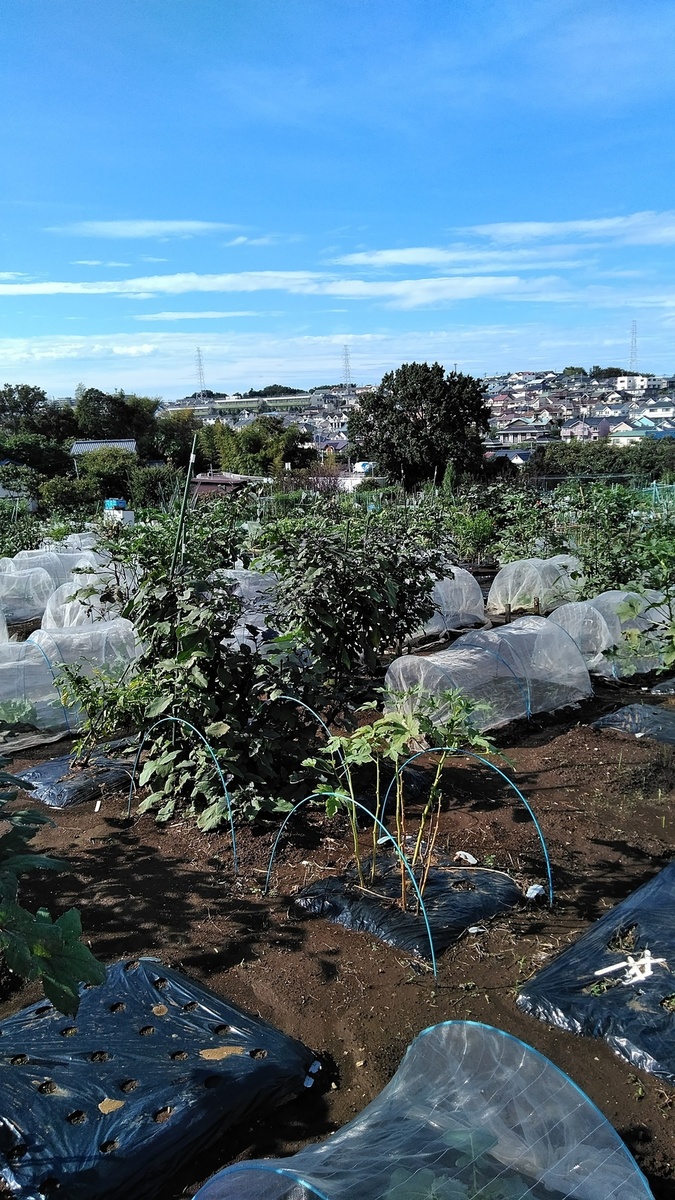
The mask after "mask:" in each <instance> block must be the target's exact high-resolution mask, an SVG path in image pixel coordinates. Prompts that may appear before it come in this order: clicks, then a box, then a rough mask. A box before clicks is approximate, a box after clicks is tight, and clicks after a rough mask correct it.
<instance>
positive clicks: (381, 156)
mask: <svg viewBox="0 0 675 1200" xmlns="http://www.w3.org/2000/svg"><path fill="white" fill-rule="evenodd" d="M674 58H675V5H673V3H672V0H640V2H639V3H636V0H584V3H578V2H577V0H414V2H408V0H20V2H17V0H5V3H4V4H3V5H2V20H1V22H0V147H1V148H2V149H1V159H0V161H1V162H2V169H1V170H0V382H5V381H11V382H30V383H36V384H39V385H40V386H42V387H44V388H45V389H46V390H47V391H48V392H49V393H50V394H56V395H67V394H72V391H73V389H74V388H75V386H76V384H77V383H78V382H84V383H85V384H86V385H88V386H99V387H102V388H110V389H112V388H115V387H121V388H125V389H126V390H137V391H140V392H145V393H150V394H160V395H163V396H165V397H167V398H169V397H175V396H181V395H184V394H186V392H191V391H193V390H194V389H195V387H196V371H195V350H196V347H197V346H200V347H201V349H202V355H203V360H204V370H205V376H206V384H207V386H208V387H212V388H216V389H221V390H227V391H233V390H235V389H239V388H247V387H251V386H259V385H263V384H266V383H270V382H276V381H280V382H288V383H297V384H299V385H301V386H311V385H312V384H320V383H325V382H329V381H334V380H336V379H339V378H340V377H341V372H342V347H343V345H344V344H347V345H348V346H349V349H350V354H351V362H352V376H353V378H355V379H356V380H357V381H363V382H371V381H375V382H376V381H378V380H379V379H380V377H381V375H382V374H383V372H384V371H385V370H389V369H391V368H393V367H396V366H398V365H399V364H400V363H401V362H402V361H411V360H413V359H417V360H429V361H433V360H435V359H438V360H440V361H441V362H443V363H445V364H446V365H447V366H452V365H453V363H457V365H458V367H459V368H460V369H463V370H466V371H470V372H472V373H474V374H482V373H484V372H489V373H491V372H496V371H502V370H513V369H517V368H519V367H520V368H529V369H532V368H534V369H537V368H539V367H551V368H561V367H563V366H565V365H567V364H571V363H573V364H575V365H576V364H581V365H586V366H590V365H591V364H592V363H595V362H598V363H601V364H605V363H607V364H617V365H621V364H625V365H627V362H628V357H629V350H630V332H631V322H632V321H633V320H635V321H636V322H637V327H638V363H639V366H640V367H641V368H642V369H645V370H655V371H673V370H675V280H674V279H673V260H674V258H675V255H674V249H675V190H674V187H673V182H674V176H675V173H674V171H673V157H674V155H675V141H674V139H673V133H672V126H673V111H674V103H673V102H674V99H675V95H674V93H675V69H674V67H675V63H674V62H673V59H674Z"/></svg>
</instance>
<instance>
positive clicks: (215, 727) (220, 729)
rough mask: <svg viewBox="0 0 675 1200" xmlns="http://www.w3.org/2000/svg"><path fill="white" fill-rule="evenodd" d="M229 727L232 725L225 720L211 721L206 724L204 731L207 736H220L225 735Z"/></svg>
mask: <svg viewBox="0 0 675 1200" xmlns="http://www.w3.org/2000/svg"><path fill="white" fill-rule="evenodd" d="M231 728H232V726H231V725H230V724H229V723H228V722H227V721H213V722H212V724H211V725H207V726H206V730H205V733H206V735H207V737H213V738H220V737H225V734H226V733H229V732H230V729H231Z"/></svg>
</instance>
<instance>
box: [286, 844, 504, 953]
mask: <svg viewBox="0 0 675 1200" xmlns="http://www.w3.org/2000/svg"><path fill="white" fill-rule="evenodd" d="M378 874H379V878H378V880H377V882H376V883H375V884H374V885H373V886H372V888H370V887H367V888H361V887H359V886H358V884H357V882H356V880H355V879H353V878H349V879H345V878H341V879H322V880H319V881H317V882H316V883H312V884H309V885H308V886H307V887H305V888H303V889H302V891H301V892H299V893H298V895H297V896H295V898H294V899H295V904H296V905H297V906H298V907H299V908H301V909H302V911H303V912H306V913H309V914H310V915H311V916H315V917H325V918H326V919H327V920H328V921H332V922H333V923H334V924H337V925H344V927H345V929H356V930H358V931H360V932H363V933H369V934H371V935H372V936H373V937H377V938H379V939H380V941H382V942H386V943H387V945H388V946H396V947H397V949H399V950H404V951H405V952H406V953H408V954H416V955H418V956H420V957H421V958H429V957H430V950H429V937H428V935H427V931H426V926H425V924H424V920H423V918H422V916H421V914H419V915H418V914H417V913H416V911H415V909H416V901H415V895H414V892H413V890H412V888H411V887H410V883H408V910H409V911H406V912H404V911H403V909H402V908H401V907H400V904H399V903H398V900H399V898H400V895H401V875H400V870H399V869H398V868H397V867H392V866H389V865H388V866H387V867H386V868H385V870H384V871H383V872H381V873H380V872H378ZM364 877H365V879H366V881H367V880H368V873H367V871H365V870H364ZM522 899H523V893H522V892H521V890H520V888H519V887H518V884H517V883H515V882H514V880H513V879H511V878H510V876H509V875H505V874H503V873H502V872H501V871H488V870H487V869H485V868H483V867H443V868H439V867H432V868H431V870H430V872H429V878H428V880H427V884H426V887H425V889H424V903H425V906H426V909H427V915H428V918H429V925H430V926H431V933H432V936H433V940H434V949H435V951H436V953H437V954H438V953H439V952H440V951H441V950H445V949H446V948H447V947H448V946H451V945H452V943H453V942H456V941H457V940H458V938H460V937H461V936H462V934H463V933H464V932H465V931H466V930H467V929H468V928H469V927H471V926H473V925H476V924H477V923H479V922H480V921H486V920H488V919H489V918H490V917H494V916H496V915H497V914H498V913H503V912H506V911H507V910H508V909H510V908H514V907H515V905H517V904H518V903H520V901H521V900H522Z"/></svg>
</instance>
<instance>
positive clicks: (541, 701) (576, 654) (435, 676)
mask: <svg viewBox="0 0 675 1200" xmlns="http://www.w3.org/2000/svg"><path fill="white" fill-rule="evenodd" d="M385 686H386V687H387V688H388V689H390V690H391V691H394V692H413V694H412V695H410V696H409V698H407V699H406V704H407V705H410V706H411V707H413V708H414V706H415V703H416V694H422V695H431V696H436V697H439V698H440V697H442V696H443V694H444V693H445V692H447V691H448V690H450V689H457V690H459V691H460V692H461V693H462V695H464V696H467V697H469V698H470V699H472V700H474V701H475V702H476V703H477V704H478V706H479V707H478V709H477V710H476V711H475V712H474V713H473V714H472V716H471V721H472V724H473V725H474V726H475V727H476V728H477V729H480V730H485V729H496V728H497V727H498V726H500V725H505V724H506V723H507V722H508V721H513V720H515V719H516V718H518V717H529V716H531V714H532V713H536V712H553V711H554V710H555V709H557V708H563V707H564V706H565V705H568V704H577V703H578V702H579V701H580V700H584V699H586V698H587V697H589V696H591V695H592V691H593V689H592V686H591V681H590V677H589V674H588V670H587V668H586V664H585V663H584V660H583V658H582V656H581V652H580V651H579V649H578V647H577V645H576V643H575V642H574V641H573V640H572V638H571V637H570V636H569V634H567V633H566V632H565V630H564V629H562V628H561V627H560V626H559V625H555V624H554V623H553V622H551V621H547V620H546V619H545V618H544V617H520V618H519V619H518V620H517V621H513V622H512V623H511V624H510V625H504V626H501V627H500V628H499V629H486V630H479V631H478V632H476V633H466V634H463V635H462V636H461V637H459V638H458V639H457V641H456V642H455V643H454V644H453V645H452V646H450V647H449V648H448V649H447V650H441V651H439V652H438V653H437V654H429V655H426V656H423V655H416V654H407V655H402V657H401V658H397V659H395V661H394V662H393V663H392V664H391V666H390V667H389V669H388V671H387V675H386V679H385ZM415 693H416V694H415ZM448 715H449V708H448V707H447V706H446V707H444V706H443V704H440V705H439V708H438V711H437V713H436V714H435V715H434V720H435V721H437V722H438V724H441V723H442V722H443V721H444V720H445V719H446V718H447V716H448Z"/></svg>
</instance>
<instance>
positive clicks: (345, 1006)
mask: <svg viewBox="0 0 675 1200" xmlns="http://www.w3.org/2000/svg"><path fill="white" fill-rule="evenodd" d="M635 700H647V701H649V702H651V700H652V698H651V697H648V696H647V695H645V692H644V691H642V690H640V689H636V688H633V689H631V688H627V687H624V688H622V689H620V690H619V689H612V688H609V687H606V688H604V689H603V690H601V692H600V694H599V695H596V697H595V698H594V700H592V701H589V702H588V703H586V704H585V705H582V706H581V707H580V708H578V709H576V710H573V711H572V710H568V711H566V712H564V713H557V714H554V715H552V716H550V717H546V718H541V719H538V720H534V721H532V722H530V723H529V724H524V723H523V724H522V725H518V726H516V725H511V726H509V727H508V728H507V729H506V730H505V731H503V732H502V734H501V735H500V738H499V742H500V745H501V747H502V749H503V752H504V754H505V755H507V756H508V759H509V760H510V763H511V768H510V771H511V773H512V775H513V778H514V779H515V781H516V782H517V784H518V786H519V787H520V788H521V790H522V791H523V793H524V794H525V796H526V797H527V799H528V800H529V802H530V803H531V805H532V806H533V808H534V810H535V812H536V814H537V817H538V818H539V820H540V823H541V825H542V827H543V831H544V834H545V837H546V840H547V843H548V847H549V852H550V856H551V861H552V864H553V873H554V883H555V889H556V899H555V904H554V907H553V909H552V910H549V909H548V907H547V906H546V905H545V904H538V905H528V906H523V907H522V908H521V909H518V910H516V911H514V912H511V913H510V914H508V915H507V916H504V917H499V918H496V919H495V920H493V921H492V922H491V923H489V925H488V927H487V929H486V931H485V932H482V933H479V934H468V933H467V934H466V935H465V937H464V938H462V940H461V941H459V942H458V943H457V944H456V945H455V946H454V947H452V948H451V949H450V950H448V951H446V952H445V953H444V954H443V955H442V957H441V958H440V960H439V973H438V978H434V977H433V975H432V974H431V972H430V971H429V969H428V967H427V966H426V965H425V964H423V963H421V962H419V961H413V960H410V959H408V958H406V956H405V955H404V954H403V953H401V952H400V951H397V950H395V949H392V948H389V947H387V946H385V945H383V944H381V943H380V942H377V941H374V940H372V939H371V938H369V937H368V936H366V935H363V934H359V933H355V932H350V931H347V930H344V929H342V928H341V927H339V926H335V925H330V924H328V923H327V922H326V921H324V920H322V919H308V918H303V917H302V916H301V915H300V914H299V913H298V912H296V911H295V910H294V907H293V903H292V895H293V893H294V892H295V891H297V890H298V889H299V888H300V887H301V886H303V885H304V884H306V883H309V882H311V881H312V880H314V879H317V878H321V877H325V876H329V875H331V874H336V873H339V872H340V871H341V870H342V869H343V868H344V867H345V865H346V864H347V863H348V862H349V837H348V835H347V827H346V824H345V822H344V819H343V818H341V817H336V818H334V819H333V820H331V821H329V820H327V819H326V818H325V816H324V815H323V814H321V813H320V812H318V811H316V810H315V811H313V812H311V813H308V812H307V811H306V812H305V815H300V814H299V815H298V816H297V817H296V818H294V823H293V824H291V826H290V828H289V832H288V836H287V837H286V836H285V837H284V839H283V841H282V845H281V848H280V853H279V858H278V861H277V865H276V867H275V869H274V872H273V879H272V889H271V892H270V894H269V895H267V896H264V895H263V894H262V887H263V881H264V878H265V871H266V868H267V862H268V858H269V854H270V848H271V844H272V841H273V839H274V836H275V833H276V828H277V827H272V826H267V827H262V828H253V829H251V828H244V829H241V830H239V831H238V852H239V860H240V861H239V866H240V872H239V876H238V877H237V878H236V879H235V878H234V874H233V862H232V850H231V845H230V840H229V835H228V834H227V833H226V832H222V833H219V834H217V835H203V834H200V833H199V832H198V831H197V830H196V829H195V827H194V825H193V824H192V823H188V822H184V821H175V822H173V823H171V824H170V825H166V826H158V825H156V824H155V823H154V821H153V819H152V818H151V817H148V816H143V817H140V818H137V817H135V816H134V817H132V819H131V821H127V820H125V816H124V813H125V807H126V795H122V794H119V793H118V794H114V795H109V796H106V797H104V798H103V800H102V803H101V807H100V811H98V812H96V811H95V807H94V804H93V803H87V804H85V805H82V806H80V807H77V808H71V809H65V810H61V811H54V810H49V811H50V815H51V816H52V818H53V819H54V822H55V824H54V825H53V826H52V827H47V828H46V829H45V830H44V831H43V832H42V833H41V834H40V838H39V842H38V844H39V845H40V847H41V848H43V849H45V850H49V851H52V852H54V853H56V854H58V855H61V856H63V857H65V858H67V859H68V860H69V862H70V864H71V869H70V871H69V873H67V874H62V875H59V876H56V877H53V876H52V877H48V876H46V875H45V876H35V877H27V879H26V881H25V887H24V893H23V894H24V897H25V899H26V901H27V902H31V903H34V902H40V903H45V902H47V903H48V904H49V906H50V907H51V909H52V911H54V912H55V913H57V912H60V911H64V910H65V909H67V908H69V907H71V906H73V905H76V906H77V907H79V908H80V910H81V913H82V919H83V924H84V927H85V931H86V938H87V940H88V941H89V943H90V944H91V946H92V949H93V950H94V952H95V953H96V954H97V955H98V956H99V957H101V958H103V959H104V960H106V961H114V960H115V959H117V958H119V957H125V956H127V957H134V956H138V955H140V954H149V955H156V956H158V957H159V958H161V960H162V961H163V962H165V963H166V964H168V965H170V966H174V967H177V968H178V969H180V970H183V971H185V972H186V973H187V974H189V975H190V976H192V977H194V978H196V979H199V980H201V981H202V982H203V983H205V984H207V985H208V986H209V987H211V988H213V989H214V990H215V991H216V992H218V993H219V994H221V995H223V996H224V997H226V998H227V999H229V1000H232V1001H234V1002H235V1003H237V1004H239V1005H241V1006H242V1007H244V1008H246V1009H248V1010H250V1011H251V1012H253V1013H258V1014H259V1015H260V1016H261V1017H263V1018H265V1019H266V1020H268V1021H271V1022H273V1023H274V1024H275V1025H277V1026H278V1027H279V1028H280V1029H282V1030H284V1031H285V1032H286V1033H289V1034H292V1035H294V1036H295V1037H298V1038H300V1039H302V1040H303V1041H304V1042H305V1043H307V1044H308V1045H309V1046H311V1047H312V1048H313V1049H314V1050H316V1051H317V1052H319V1053H320V1054H322V1055H323V1057H324V1061H325V1063H326V1073H325V1074H326V1087H325V1090H324V1091H323V1093H316V1092H308V1093H306V1094H305V1095H304V1096H303V1097H302V1098H301V1099H300V1100H298V1101H296V1102H294V1103H291V1104H288V1105H286V1106H285V1107H284V1108H282V1109H279V1110H277V1111H276V1112H275V1113H272V1114H271V1115H270V1114H267V1115H265V1116H264V1118H262V1119H261V1120H260V1121H257V1122H254V1123H252V1124H248V1125H246V1127H240V1128H239V1129H238V1130H236V1131H233V1132H232V1133H229V1134H226V1135H225V1136H224V1137H223V1139H222V1143H221V1144H220V1145H219V1146H218V1147H216V1149H215V1150H214V1151H213V1152H212V1153H211V1154H210V1156H209V1157H208V1158H207V1157H205V1156H204V1155H203V1154H202V1155H201V1156H200V1157H199V1160H198V1161H196V1162H188V1163H186V1164H185V1169H184V1171H183V1172H182V1174H181V1176H180V1177H177V1178H175V1179H174V1181H173V1184H172V1190H167V1191H165V1192H164V1193H163V1194H164V1195H165V1197H166V1200H179V1198H181V1197H188V1196H191V1195H193V1193H194V1192H195V1191H196V1190H197V1187H198V1186H199V1185H200V1184H201V1183H202V1182H203V1181H204V1179H205V1178H207V1177H208V1176H209V1175H210V1174H212V1173H213V1171H215V1170H217V1169H218V1168H219V1167H220V1166H222V1165H224V1164H225V1163H227V1162H229V1161H232V1160H233V1159H235V1158H239V1157H242V1158H250V1157H258V1156H261V1155H271V1154H284V1155H285V1154H289V1153H293V1152H294V1151H295V1150H297V1149H299V1148H300V1147H301V1146H302V1145H304V1144H306V1143H307V1142H309V1141H314V1140H318V1139H321V1138H324V1137H325V1136H326V1135H327V1134H328V1133H330V1132H331V1131H333V1130H335V1129H337V1128H339V1127H340V1126H341V1125H343V1124H344V1123H345V1122H346V1121H348V1120H350V1119H351V1118H352V1117H353V1116H354V1115H355V1114H356V1113H358V1112H359V1111H360V1110H361V1109H362V1108H363V1107H364V1106H365V1105H366V1104H368V1103H369V1101H371V1100H372V1099H373V1098H374V1097H375V1096H376V1095H377V1094H378V1092H379V1091H380V1090H381V1088H382V1087H383V1086H384V1084H385V1083H386V1082H387V1081H388V1080H389V1079H390V1078H391V1076H392V1075H393V1073H394V1071H395V1070H396V1068H397V1066H398V1064H399V1063H400V1061H401V1058H402V1055H403V1053H404V1051H405V1048H406V1047H407V1045H408V1044H409V1043H410V1041H411V1040H412V1039H413V1037H414V1036H415V1035H416V1034H417V1033H419V1032H420V1030H422V1029H424V1028H425V1027H427V1026H428V1025H431V1024H435V1023H436V1022H439V1021H444V1020H452V1019H471V1020H474V1021H484V1022H486V1023H487V1024H490V1025H494V1026H497V1027H499V1028H501V1029H504V1030H506V1031H508V1032H509V1033H512V1034H514V1035H516V1036H517V1037H519V1038H522V1039H523V1040H524V1041H525V1042H528V1043H529V1044H530V1045H532V1046H535V1047H536V1048H537V1049H538V1050H540V1051H541V1052H542V1053H543V1054H545V1055H547V1056H548V1057H549V1058H550V1059H552V1061H553V1062H554V1063H556V1064H557V1065H558V1066H559V1067H561V1068H562V1069H563V1070H564V1071H566V1072H567V1073H568V1074H569V1075H570V1076H571V1078H572V1079H573V1080H574V1081H575V1082H576V1083H577V1084H579V1086H580V1087H581V1088H583V1090H584V1091H585V1092H586V1093H587V1094H588V1095H589V1096H590V1097H591V1099H593V1100H594V1101H595V1103H596V1104H597V1105H598V1106H599V1107H600V1109H601V1110H602V1111H603V1112H604V1113H605V1115H606V1116H607V1117H608V1119H609V1120H610V1121H611V1122H612V1124H613V1125H614V1127H615V1128H616V1129H617V1130H618V1132H619V1133H620V1135H621V1136H622V1137H623V1138H624V1139H625V1141H626V1143H627V1145H628V1146H629V1148H630V1150H631V1151H632V1153H633V1154H634V1155H635V1157H636V1159H637V1161H638V1163H639V1164H640V1166H641V1167H642V1169H643V1170H644V1171H645V1173H646V1175H647V1177H648V1179H649V1182H650V1184H651V1187H652V1189H653V1192H654V1196H655V1197H656V1200H666V1198H670V1197H672V1196H673V1195H674V1194H675V1127H674V1122H673V1120H672V1115H673V1102H674V1101H675V1089H671V1088H669V1087H667V1086H666V1085H664V1084H663V1083H661V1082H659V1081H658V1080H657V1079H655V1078H654V1077H653V1076H650V1075H648V1074H645V1073H643V1072H641V1071H638V1070H636V1069H634V1068H632V1067H631V1066H630V1065H628V1064H627V1063H625V1062H624V1061H623V1060H621V1059H620V1058H618V1057H617V1056H616V1055H615V1054H614V1053H613V1052H612V1051H611V1050H610V1049H609V1047H608V1046H607V1045H606V1044H605V1042H603V1041H601V1040H590V1039H584V1038H579V1037H575V1036H574V1035H572V1034H566V1033H563V1032H560V1031H558V1030H555V1029H552V1028H549V1027H548V1026H547V1025H545V1024H543V1023H541V1022H539V1021H537V1020H535V1019H533V1018H531V1017H528V1016H526V1015H524V1014H522V1013H520V1012H519V1011H518V1009H517V1008H516V1005H515V997H516V994H517V992H518V986H519V984H522V982H523V981H525V980H526V979H527V978H529V977H530V976H531V975H532V974H533V973H534V972H536V971H537V970H538V969H539V968H540V967H541V966H542V965H543V964H544V963H546V962H547V961H548V960H549V959H550V958H551V957H552V956H553V955H555V954H557V953H558V952H559V951H560V950H562V949H564V948H565V947H566V946H567V945H569V944H570V943H571V942H573V941H575V940H576V939H577V938H578V937H579V936H580V934H582V933H583V932H584V930H585V929H586V928H587V927H588V926H589V924H591V923H592V922H593V921H595V920H596V919H597V918H599V917H600V916H602V915H603V913H605V912H606V911H607V909H608V908H610V907H612V906H613V905H615V904H617V903H618V902H619V901H620V900H622V899H624V897H626V896H627V895H629V894H630V892H632V891H634V890H635V888H637V887H639V886H640V885H641V884H642V883H645V882H646V881H647V880H648V879H650V878H651V877H652V876H653V875H654V874H655V873H656V872H657V871H658V870H659V869H660V868H661V867H663V866H665V865H666V864H667V863H668V862H669V861H670V858H671V854H672V850H671V845H672V837H673V827H674V823H675V809H674V807H673V799H674V798H675V763H674V762H673V753H672V748H670V747H664V746H661V745H658V744H656V743H653V742H648V741H646V740H636V739H635V738H628V737H622V736H621V735H619V734H615V733H598V732H596V731H594V730H593V729H592V728H590V722H591V721H592V720H594V719H595V718H596V717H597V716H599V715H601V714H602V713H604V712H607V711H609V710H611V709H612V708H615V707H618V706H619V705H620V704H624V703H631V702H634V701H635ZM66 749H67V743H61V744H59V746H58V747H43V748H42V749H39V750H32V751H30V752H28V753H24V755H23V756H22V757H21V758H20V759H17V760H15V762H14V764H13V767H14V769H17V770H18V769H21V768H22V767H25V766H27V765H29V764H30V763H31V762H36V761H40V760H41V759H44V758H47V757H51V756H52V755H53V754H54V752H55V751H56V752H57V753H59V754H61V753H65V752H66ZM507 769H509V768H507ZM445 790H446V792H447V793H448V795H449V796H450V797H451V799H450V801H449V807H448V809H447V811H446V812H445V813H444V814H443V819H442V825H441V834H440V838H439V845H440V847H441V848H443V849H444V850H448V851H450V852H451V853H454V852H455V851H457V850H466V851H469V852H470V853H472V854H473V855H475V857H476V858H477V859H478V860H479V862H480V864H481V865H484V866H485V865H487V866H495V867H498V868H500V869H503V870H506V871H508V872H509V873H510V874H512V875H513V876H514V877H515V878H516V879H517V880H518V881H519V882H521V883H532V882H539V883H543V882H545V875H544V867H543V859H542V854H541V848H540V846H539V843H538V840H537V838H536V834H535V830H534V827H533V825H532V823H531V822H530V820H529V818H528V816H527V814H526V813H525V812H524V810H523V809H522V806H520V807H519V806H518V804H517V803H514V802H513V800H514V797H513V793H512V792H509V790H508V789H507V788H506V786H505V785H504V784H503V783H502V782H501V781H500V780H499V779H498V778H497V777H496V776H495V775H494V774H493V773H492V772H489V771H487V770H486V769H484V768H481V767H479V766H477V765H475V764H473V765H471V764H469V763H468V762H467V761H466V760H464V763H463V764H460V763H459V762H455V763H453V765H452V766H450V767H449V768H447V770H446V788H445ZM31 803H33V801H31ZM415 811H416V810H415V807H414V806H413V807H412V809H411V813H412V815H413V817H414V815H415ZM417 811H419V810H417ZM411 823H412V825H413V826H414V820H413V821H412V822H411ZM0 982H1V981H0ZM35 998H36V991H35V988H34V987H28V986H24V987H21V988H19V989H16V990H14V991H13V993H12V994H11V995H10V996H8V995H7V991H6V990H5V999H4V1001H3V1003H2V1004H0V1017H3V1016H6V1015H8V1014H9V1013H10V1012H14V1011H16V1010H17V1009H18V1008H19V1007H21V1006H22V1005H23V1004H25V1003H27V1002H29V1001H31V1000H33V999H35ZM130 1200H133V1197H130Z"/></svg>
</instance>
